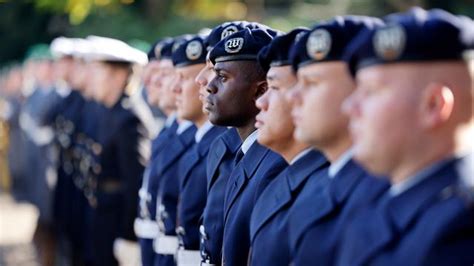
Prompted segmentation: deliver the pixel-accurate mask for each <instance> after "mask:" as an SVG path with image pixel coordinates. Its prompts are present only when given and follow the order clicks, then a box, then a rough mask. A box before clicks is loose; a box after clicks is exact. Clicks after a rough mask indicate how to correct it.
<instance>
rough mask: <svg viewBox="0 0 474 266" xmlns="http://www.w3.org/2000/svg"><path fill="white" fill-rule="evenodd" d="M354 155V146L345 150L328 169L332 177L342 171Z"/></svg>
mask: <svg viewBox="0 0 474 266" xmlns="http://www.w3.org/2000/svg"><path fill="white" fill-rule="evenodd" d="M353 155H354V150H353V149H352V148H350V149H348V150H347V151H345V152H344V153H343V154H342V155H341V156H339V158H338V159H337V160H336V161H334V162H333V163H331V165H330V166H329V169H328V175H329V177H330V178H333V177H335V176H336V175H337V173H339V171H341V169H342V168H343V167H344V165H346V164H347V163H348V162H349V161H350V160H351V158H352V156H353Z"/></svg>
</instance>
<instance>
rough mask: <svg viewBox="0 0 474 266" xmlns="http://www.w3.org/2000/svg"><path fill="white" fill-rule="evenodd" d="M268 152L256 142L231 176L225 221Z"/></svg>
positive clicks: (225, 205)
mask: <svg viewBox="0 0 474 266" xmlns="http://www.w3.org/2000/svg"><path fill="white" fill-rule="evenodd" d="M268 151H269V150H268V149H266V148H264V147H263V146H261V145H260V144H258V143H257V142H255V143H254V144H252V146H251V147H250V149H249V150H248V152H247V153H246V154H245V156H244V157H243V158H242V160H241V161H240V162H239V163H238V164H237V166H236V168H235V169H234V171H233V172H232V174H231V176H230V179H229V184H228V186H227V187H228V188H229V190H228V191H227V192H228V193H226V195H227V197H226V201H225V203H224V207H225V209H224V221H225V220H226V219H227V215H228V213H229V210H230V209H231V207H232V205H233V204H234V202H235V200H236V199H237V197H238V196H239V195H240V193H241V192H242V190H243V189H244V188H245V185H246V184H247V183H248V181H249V179H250V178H252V176H253V174H254V173H255V171H256V170H257V168H258V166H259V165H260V163H261V162H262V160H263V158H264V157H265V155H266V154H267V153H268Z"/></svg>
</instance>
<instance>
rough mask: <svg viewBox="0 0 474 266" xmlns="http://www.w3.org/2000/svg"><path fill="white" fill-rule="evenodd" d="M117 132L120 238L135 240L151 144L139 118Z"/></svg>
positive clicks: (133, 119)
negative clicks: (135, 223) (120, 194)
mask: <svg viewBox="0 0 474 266" xmlns="http://www.w3.org/2000/svg"><path fill="white" fill-rule="evenodd" d="M121 128H122V129H121V130H120V131H119V132H117V135H118V138H119V145H118V161H119V164H118V167H119V174H120V180H122V182H123V186H124V188H123V193H124V195H123V204H122V205H121V206H122V208H123V209H122V216H121V221H120V232H119V237H121V238H125V239H128V240H135V239H136V236H135V233H134V230H133V222H134V220H135V217H136V214H137V206H138V190H139V189H140V186H141V182H142V177H143V172H144V169H145V164H146V160H147V158H146V157H147V156H146V155H145V152H144V150H146V149H147V148H148V149H149V147H146V146H150V145H151V143H150V141H149V139H147V135H146V132H143V131H142V130H143V128H142V126H141V123H140V122H139V120H138V119H137V118H131V119H128V121H127V122H126V123H124V125H123V126H122V127H121Z"/></svg>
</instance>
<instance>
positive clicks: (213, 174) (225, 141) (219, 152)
mask: <svg viewBox="0 0 474 266" xmlns="http://www.w3.org/2000/svg"><path fill="white" fill-rule="evenodd" d="M240 144H241V140H240V136H239V134H238V133H237V131H236V130H235V129H234V128H231V129H227V131H225V132H224V133H223V134H222V135H221V136H220V137H219V138H218V140H217V142H216V143H215V144H214V145H213V146H212V149H211V150H210V152H209V155H208V156H209V159H208V164H207V169H206V170H207V177H208V182H207V190H208V191H209V189H210V187H211V186H212V184H213V183H214V181H215V180H216V178H217V177H218V176H219V173H217V168H218V167H219V165H220V164H221V163H222V159H224V157H225V155H226V154H235V153H236V152H237V150H238V149H239V147H240Z"/></svg>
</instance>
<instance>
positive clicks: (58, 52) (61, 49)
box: [49, 37, 74, 58]
mask: <svg viewBox="0 0 474 266" xmlns="http://www.w3.org/2000/svg"><path fill="white" fill-rule="evenodd" d="M49 49H50V50H51V53H52V54H53V56H54V57H56V58H59V57H63V56H72V55H73V53H74V39H71V38H66V37H58V38H56V39H54V40H53V41H52V42H51V44H50V46H49Z"/></svg>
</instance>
